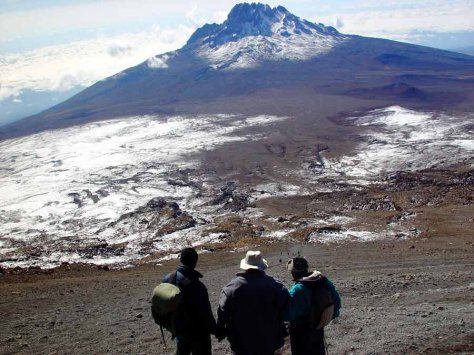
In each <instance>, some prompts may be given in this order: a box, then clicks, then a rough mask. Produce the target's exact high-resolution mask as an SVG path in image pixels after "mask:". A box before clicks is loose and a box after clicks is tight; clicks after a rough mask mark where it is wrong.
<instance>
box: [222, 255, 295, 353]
mask: <svg viewBox="0 0 474 355" xmlns="http://www.w3.org/2000/svg"><path fill="white" fill-rule="evenodd" d="M267 267H268V264H267V262H266V260H265V259H263V257H262V254H261V253H260V252H259V251H248V252H247V255H246V256H245V258H244V259H242V261H241V262H240V268H241V269H242V270H244V271H243V272H240V273H237V275H236V277H235V278H234V279H233V280H232V281H231V282H230V283H229V284H228V285H227V286H225V287H224V288H223V289H222V292H221V295H220V298H219V308H218V310H217V325H218V327H219V328H224V329H225V331H226V334H227V338H228V340H229V343H230V346H231V349H232V352H233V354H235V355H273V354H274V352H275V351H276V350H277V349H279V348H281V347H282V346H283V343H284V336H285V333H286V332H285V328H284V322H283V312H284V310H285V307H286V303H287V302H288V298H289V294H288V290H287V289H286V288H285V286H284V285H283V284H282V283H281V282H279V281H277V280H275V279H274V278H273V277H270V276H268V275H266V274H265V272H264V270H265V269H266V268H267Z"/></svg>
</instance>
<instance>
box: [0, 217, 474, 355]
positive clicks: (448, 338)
mask: <svg viewBox="0 0 474 355" xmlns="http://www.w3.org/2000/svg"><path fill="white" fill-rule="evenodd" d="M471 212H472V211H471ZM471 223H472V221H471ZM255 247H256V246H254V245H248V246H246V247H242V249H241V250H238V251H235V252H229V251H226V250H222V251H218V252H213V253H205V254H202V255H201V259H200V263H199V270H201V271H202V272H204V274H205V277H204V282H205V283H206V285H207V286H208V289H209V294H210V299H211V302H212V303H213V306H214V308H215V307H216V302H217V299H218V295H219V292H220V289H221V287H222V286H224V285H225V284H226V282H227V281H228V280H230V279H231V278H232V276H233V275H234V273H235V272H236V271H237V270H238V262H239V260H240V259H241V258H242V257H243V255H244V250H245V249H246V248H255ZM259 248H260V249H262V250H263V251H264V253H265V255H266V256H267V258H268V261H269V263H270V265H271V267H270V268H269V270H268V273H269V274H272V275H275V276H276V277H278V278H280V279H282V280H284V282H285V283H286V284H287V285H290V283H291V281H290V277H289V275H288V273H287V271H286V270H285V262H286V260H287V258H288V257H289V256H291V255H294V254H296V253H298V252H301V254H303V255H305V256H306V257H308V258H309V260H310V263H311V265H312V266H314V267H316V268H317V269H319V270H321V271H323V272H324V273H326V274H327V275H328V276H329V277H330V278H331V279H332V280H333V281H334V283H335V284H336V286H337V287H338V289H339V291H340V293H341V296H342V300H343V312H342V315H341V317H340V319H338V320H337V321H336V322H334V323H333V324H332V325H330V326H329V327H328V328H327V342H328V347H329V353H331V354H384V353H390V354H406V353H421V354H447V353H458V354H472V353H473V352H474V280H473V277H472V275H474V263H473V254H474V253H473V252H474V237H473V235H472V234H470V235H467V234H464V235H462V233H461V234H459V233H454V234H453V235H452V236H450V235H448V234H447V235H445V236H433V237H429V236H424V237H419V238H414V239H408V240H399V241H385V242H384V241H378V242H368V243H360V242H345V243H341V244H329V245H323V244H283V243H273V244H265V245H261V246H259ZM175 265H176V261H175V260H172V261H169V262H166V263H164V264H162V265H156V266H141V267H138V268H132V269H125V270H112V269H108V268H106V267H105V268H104V267H101V268H98V267H93V266H81V265H74V264H70V265H63V266H62V267H61V268H59V269H55V270H49V271H45V270H30V271H28V272H25V271H21V272H20V271H15V270H9V271H8V272H7V271H6V270H2V273H0V313H1V314H2V322H1V323H0V334H1V335H0V353H2V354H44V353H48V354H85V353H88V354H102V353H113V354H118V353H124V354H127V353H128V354H172V353H173V350H174V348H173V343H172V341H171V340H170V339H167V344H168V348H164V345H163V344H162V342H161V338H160V334H159V328H158V327H157V326H156V325H155V324H154V323H153V320H152V318H151V315H150V312H149V299H150V294H151V291H152V289H153V287H154V286H155V285H156V284H157V283H158V282H159V279H160V278H161V276H162V275H163V274H164V273H166V272H168V271H170V270H172V268H173V267H174V266H175ZM213 348H214V353H215V354H229V346H228V343H227V341H223V342H222V343H218V342H217V341H215V340H213ZM282 353H283V354H289V351H288V349H287V348H285V349H283V350H282Z"/></svg>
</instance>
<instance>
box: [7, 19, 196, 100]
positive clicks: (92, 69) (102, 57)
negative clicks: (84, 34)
mask: <svg viewBox="0 0 474 355" xmlns="http://www.w3.org/2000/svg"><path fill="white" fill-rule="evenodd" d="M193 31H194V28H193V27H190V26H183V25H180V26H178V27H177V28H173V29H171V28H168V29H162V28H160V27H158V26H155V27H153V28H152V29H150V30H149V31H143V32H139V33H132V34H124V35H120V36H114V37H102V38H95V39H91V40H86V41H77V42H72V43H69V44H62V45H56V46H49V47H45V48H40V49H37V50H33V51H29V52H26V53H21V54H5V55H0V100H3V99H6V98H12V97H17V96H18V95H19V94H20V93H21V91H22V90H33V91H65V90H69V89H71V88H73V87H75V86H89V85H92V84H93V83H95V82H97V81H99V80H101V79H103V78H105V77H108V76H111V75H114V74H116V73H118V72H120V71H122V70H124V69H126V68H128V67H131V66H134V65H137V64H139V63H141V62H143V61H145V60H146V58H150V57H152V56H155V55H157V54H160V53H164V52H168V51H171V50H175V49H177V48H179V47H181V46H182V45H183V44H184V43H186V41H187V39H188V38H189V36H190V35H191V34H192V32H193ZM162 64H164V63H162ZM155 65H157V63H155Z"/></svg>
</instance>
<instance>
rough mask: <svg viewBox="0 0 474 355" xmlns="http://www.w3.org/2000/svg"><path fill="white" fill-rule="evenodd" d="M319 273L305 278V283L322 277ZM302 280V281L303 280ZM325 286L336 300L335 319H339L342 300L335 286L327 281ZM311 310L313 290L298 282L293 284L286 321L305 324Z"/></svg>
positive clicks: (316, 272)
mask: <svg viewBox="0 0 474 355" xmlns="http://www.w3.org/2000/svg"><path fill="white" fill-rule="evenodd" d="M320 275H321V273H320V272H319V271H315V272H313V273H312V274H311V275H309V276H308V277H305V278H303V279H304V280H305V281H310V280H311V279H312V278H313V279H314V278H316V277H320ZM303 279H302V280H303ZM325 281H326V283H325V286H326V288H327V289H328V290H329V292H330V293H331V295H332V298H333V300H334V316H333V319H334V318H337V317H339V313H340V310H341V298H340V297H339V293H338V292H337V290H336V288H335V287H334V284H333V283H332V282H331V281H330V280H329V279H327V278H326V279H325ZM310 310H311V290H310V289H309V287H307V286H305V285H303V284H302V283H299V282H298V281H297V282H296V283H295V284H293V286H292V287H291V289H290V300H289V302H288V305H287V308H286V311H285V320H286V321H290V322H292V323H293V324H300V323H303V322H304V321H305V319H306V317H307V316H308V314H309V313H310Z"/></svg>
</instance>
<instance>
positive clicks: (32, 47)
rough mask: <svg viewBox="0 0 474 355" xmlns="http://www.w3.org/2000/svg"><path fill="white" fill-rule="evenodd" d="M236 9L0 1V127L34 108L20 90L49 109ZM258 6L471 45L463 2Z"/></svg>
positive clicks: (84, 0)
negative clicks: (38, 96)
mask: <svg viewBox="0 0 474 355" xmlns="http://www.w3.org/2000/svg"><path fill="white" fill-rule="evenodd" d="M238 2H239V1H228V0H200V1H199V2H198V1H169V0H167V1H163V0H140V1H136V0H94V1H93V0H0V111H2V110H3V111H2V113H1V114H0V115H3V116H0V124H1V123H2V122H5V121H6V120H9V119H12V118H11V117H13V116H14V114H12V112H13V111H15V107H19V106H20V105H22V106H23V111H24V109H25V107H26V106H25V105H32V107H31V111H34V110H35V107H36V106H35V105H34V104H32V102H26V101H25V100H26V96H25V93H28V98H30V99H29V100H32V99H31V98H32V97H35V95H34V94H35V93H41V98H42V99H41V100H42V102H44V100H45V99H44V97H45V95H44V94H45V93H48V92H49V93H51V103H50V105H52V104H54V103H55V101H54V100H53V99H55V100H56V101H57V100H59V99H63V98H64V95H63V94H64V93H67V92H70V93H74V92H76V91H77V90H79V89H80V88H82V87H86V86H89V85H91V84H93V83H94V82H96V81H98V80H101V79H102V78H105V77H107V76H110V75H113V74H114V73H116V72H119V71H121V70H123V69H125V68H127V67H130V66H133V65H136V64H139V63H141V62H143V61H144V60H146V59H147V58H148V57H151V56H153V55H156V54H160V53H163V52H167V51H170V50H174V49H177V48H179V47H181V46H182V45H183V44H184V43H185V42H186V40H187V39H188V38H189V36H190V35H191V34H192V32H193V31H194V30H195V29H196V28H198V27H199V26H202V25H203V24H204V23H210V22H218V23H219V22H222V21H223V20H225V17H226V15H227V13H228V12H229V11H230V9H231V8H232V6H233V5H235V4H236V3H238ZM266 3H268V4H269V5H272V6H277V5H282V6H285V7H286V8H287V9H288V10H289V11H290V12H292V13H294V14H295V15H297V16H300V17H302V18H305V19H308V20H310V21H313V22H321V23H324V24H326V25H332V26H334V27H336V28H337V29H338V30H339V31H341V32H343V33H348V34H359V35H363V36H371V37H382V38H388V39H394V40H399V41H404V42H410V43H416V44H422V45H428V46H433V47H438V48H443V49H450V48H459V47H467V46H474V1H472V0H451V1H449V2H448V1H438V0H432V1H427V0H410V1H408V0H397V1H394V0H385V1H383V2H382V1H379V0H377V1H375V0H359V1H354V0H332V1H327V0H324V1H322V0H281V1H266ZM32 93H33V95H32ZM46 101H47V100H46ZM47 104H48V103H47V102H45V105H47ZM2 105H3V106H2ZM36 109H38V108H36ZM12 110H13V111H12ZM23 111H22V112H23ZM9 112H10V113H9ZM7 116H8V117H7ZM9 117H10V118H9Z"/></svg>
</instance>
